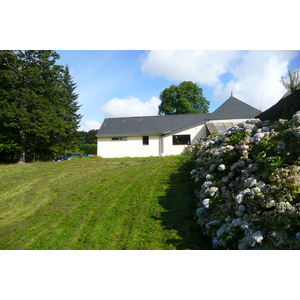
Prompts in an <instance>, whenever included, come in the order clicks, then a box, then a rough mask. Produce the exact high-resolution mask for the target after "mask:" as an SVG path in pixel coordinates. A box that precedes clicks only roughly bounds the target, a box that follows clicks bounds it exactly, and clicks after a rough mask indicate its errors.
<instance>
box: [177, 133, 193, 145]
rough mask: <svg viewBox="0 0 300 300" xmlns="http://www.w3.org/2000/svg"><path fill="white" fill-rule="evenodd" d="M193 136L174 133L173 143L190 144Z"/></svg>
mask: <svg viewBox="0 0 300 300" xmlns="http://www.w3.org/2000/svg"><path fill="white" fill-rule="evenodd" d="M190 144H191V136H190V135H189V134H181V135H173V145H190Z"/></svg>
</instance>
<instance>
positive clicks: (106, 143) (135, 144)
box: [97, 135, 160, 158]
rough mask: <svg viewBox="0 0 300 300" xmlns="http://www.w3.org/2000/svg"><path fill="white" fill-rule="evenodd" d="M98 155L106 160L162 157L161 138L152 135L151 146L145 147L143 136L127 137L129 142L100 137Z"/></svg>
mask: <svg viewBox="0 0 300 300" xmlns="http://www.w3.org/2000/svg"><path fill="white" fill-rule="evenodd" d="M97 155H98V156H102V157H104V158H113V157H146V156H160V137H159V136H158V135H157V136H151V135H150V136H149V145H143V137H142V136H127V141H112V140H111V137H98V142H97Z"/></svg>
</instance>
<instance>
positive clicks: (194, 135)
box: [162, 124, 206, 155]
mask: <svg viewBox="0 0 300 300" xmlns="http://www.w3.org/2000/svg"><path fill="white" fill-rule="evenodd" d="M181 134H189V135H190V136H191V144H193V143H195V142H196V141H197V140H199V139H200V138H205V137H206V125H205V124H201V125H198V126H196V127H193V128H190V129H187V130H184V131H180V132H176V133H174V134H170V135H168V136H165V137H163V141H162V143H163V153H162V155H179V154H181V153H182V152H183V151H184V148H186V147H187V146H186V145H173V135H181Z"/></svg>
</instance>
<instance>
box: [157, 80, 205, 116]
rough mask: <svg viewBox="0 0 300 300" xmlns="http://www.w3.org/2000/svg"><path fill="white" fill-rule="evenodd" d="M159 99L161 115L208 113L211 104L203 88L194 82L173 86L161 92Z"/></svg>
mask: <svg viewBox="0 0 300 300" xmlns="http://www.w3.org/2000/svg"><path fill="white" fill-rule="evenodd" d="M159 98H160V100H161V104H160V105H159V107H158V109H159V111H158V114H159V115H179V114H197V113H199V114H200V113H207V112H208V109H209V104H210V102H209V101H208V100H206V98H205V97H203V94H202V88H200V87H199V86H198V85H197V84H196V83H193V82H192V81H183V82H181V83H180V84H179V85H171V86H170V87H169V88H166V89H164V90H163V91H162V92H161V94H160V96H159Z"/></svg>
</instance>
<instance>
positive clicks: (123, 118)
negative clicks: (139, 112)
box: [105, 113, 212, 119]
mask: <svg viewBox="0 0 300 300" xmlns="http://www.w3.org/2000/svg"><path fill="white" fill-rule="evenodd" d="M211 114H212V113H195V114H174V115H152V116H131V117H129V116H128V117H111V118H105V119H129V118H130V119H133V118H153V117H174V116H195V115H211Z"/></svg>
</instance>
